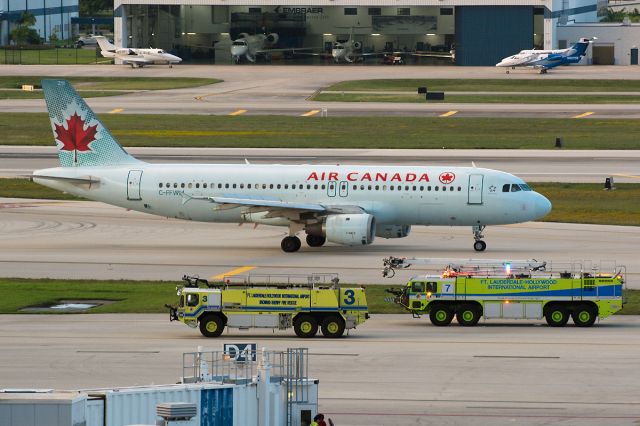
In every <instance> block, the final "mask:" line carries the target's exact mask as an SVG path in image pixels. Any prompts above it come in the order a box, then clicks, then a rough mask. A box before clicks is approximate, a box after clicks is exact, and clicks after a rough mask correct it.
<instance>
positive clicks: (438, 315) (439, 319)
mask: <svg viewBox="0 0 640 426" xmlns="http://www.w3.org/2000/svg"><path fill="white" fill-rule="evenodd" d="M429 319H430V320H431V323H432V324H433V325H436V326H438V327H444V326H447V325H449V324H451V320H453V311H452V310H451V309H450V308H449V307H448V306H447V305H444V304H436V305H435V306H433V307H432V308H431V310H430V311H429Z"/></svg>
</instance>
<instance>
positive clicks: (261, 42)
mask: <svg viewBox="0 0 640 426" xmlns="http://www.w3.org/2000/svg"><path fill="white" fill-rule="evenodd" d="M278 40H279V37H278V34H276V33H270V34H255V35H249V34H247V33H240V37H238V38H237V39H236V40H234V41H233V42H232V43H231V57H232V58H233V62H234V63H236V64H239V63H240V62H241V61H242V59H243V58H244V59H246V60H247V61H249V62H256V59H257V57H258V55H264V56H266V57H268V56H269V55H271V54H272V53H276V52H292V53H293V52H296V51H304V50H311V49H313V48H311V47H286V48H271V47H269V46H274V45H275V44H276V43H277V42H278Z"/></svg>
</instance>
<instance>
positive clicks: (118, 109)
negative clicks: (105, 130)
mask: <svg viewBox="0 0 640 426" xmlns="http://www.w3.org/2000/svg"><path fill="white" fill-rule="evenodd" d="M122 111H124V108H115V109H112V110H111V111H109V114H118V113H119V112H122Z"/></svg>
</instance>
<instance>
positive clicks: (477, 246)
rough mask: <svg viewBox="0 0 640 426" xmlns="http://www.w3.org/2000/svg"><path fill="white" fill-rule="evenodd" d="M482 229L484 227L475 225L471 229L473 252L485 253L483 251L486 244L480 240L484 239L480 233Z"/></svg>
mask: <svg viewBox="0 0 640 426" xmlns="http://www.w3.org/2000/svg"><path fill="white" fill-rule="evenodd" d="M484 228H485V225H477V226H474V227H472V229H473V239H474V240H475V242H474V243H473V249H474V250H475V251H485V249H486V248H487V243H485V242H484V241H482V239H483V238H484V234H483V233H482V231H483V230H484Z"/></svg>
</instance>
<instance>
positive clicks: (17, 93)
mask: <svg viewBox="0 0 640 426" xmlns="http://www.w3.org/2000/svg"><path fill="white" fill-rule="evenodd" d="M78 92H79V93H80V95H81V96H82V97H83V98H101V97H104V96H118V95H126V94H129V93H132V92H126V91H116V90H111V91H108V92H105V91H99V90H79V91H78ZM0 99H44V93H43V92H42V91H41V90H34V91H33V92H25V91H22V90H1V89H0Z"/></svg>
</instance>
